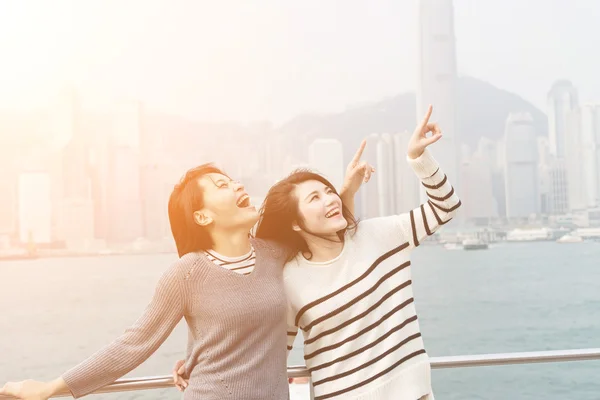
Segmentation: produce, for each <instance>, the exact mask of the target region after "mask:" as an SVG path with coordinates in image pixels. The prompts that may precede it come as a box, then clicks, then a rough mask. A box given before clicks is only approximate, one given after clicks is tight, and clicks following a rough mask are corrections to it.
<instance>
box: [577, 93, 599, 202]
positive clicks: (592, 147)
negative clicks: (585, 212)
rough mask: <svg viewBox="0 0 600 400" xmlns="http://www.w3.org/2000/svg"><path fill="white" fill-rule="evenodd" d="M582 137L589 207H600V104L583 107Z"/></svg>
mask: <svg viewBox="0 0 600 400" xmlns="http://www.w3.org/2000/svg"><path fill="white" fill-rule="evenodd" d="M581 136H582V142H583V149H582V150H583V151H582V154H581V155H582V158H583V160H582V161H583V165H584V173H585V182H584V183H585V187H586V188H587V196H586V202H587V206H588V208H594V207H600V104H586V105H583V106H582V107H581Z"/></svg>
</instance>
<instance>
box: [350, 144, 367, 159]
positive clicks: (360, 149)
mask: <svg viewBox="0 0 600 400" xmlns="http://www.w3.org/2000/svg"><path fill="white" fill-rule="evenodd" d="M366 145H367V139H363V141H362V142H360V146H359V147H358V150H357V151H356V154H354V157H352V165H356V164H357V163H358V162H359V161H360V158H361V157H362V153H363V151H364V150H365V146H366Z"/></svg>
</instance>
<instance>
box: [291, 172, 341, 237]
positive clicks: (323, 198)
mask: <svg viewBox="0 0 600 400" xmlns="http://www.w3.org/2000/svg"><path fill="white" fill-rule="evenodd" d="M293 195H294V197H295V198H296V199H297V201H298V216H299V220H300V221H298V227H299V228H300V229H302V230H303V231H305V232H308V233H310V234H313V235H318V236H323V237H331V238H335V237H336V234H337V232H338V231H341V230H342V229H345V228H346V227H347V226H348V221H346V219H345V218H344V215H343V214H342V200H341V199H340V197H339V196H338V195H337V194H336V193H335V191H334V190H333V189H332V188H331V187H329V186H328V185H326V184H325V183H323V182H320V181H317V180H307V181H304V182H301V183H298V184H296V185H295V187H294V190H293Z"/></svg>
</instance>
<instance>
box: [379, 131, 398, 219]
mask: <svg viewBox="0 0 600 400" xmlns="http://www.w3.org/2000/svg"><path fill="white" fill-rule="evenodd" d="M376 154H377V161H376V164H375V168H376V171H377V172H376V173H375V175H374V178H375V182H374V183H376V184H377V192H378V206H379V207H378V208H379V215H380V216H388V215H393V214H394V213H395V211H396V205H395V201H394V198H395V195H396V188H395V186H396V182H395V175H396V165H395V159H394V142H393V140H392V136H391V135H390V134H389V133H384V134H382V135H381V136H380V137H379V140H378V141H377V148H376Z"/></svg>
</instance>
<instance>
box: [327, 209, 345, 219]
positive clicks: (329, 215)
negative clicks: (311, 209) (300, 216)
mask: <svg viewBox="0 0 600 400" xmlns="http://www.w3.org/2000/svg"><path fill="white" fill-rule="evenodd" d="M340 214H341V213H340V209H339V208H334V209H333V210H331V211H329V212H328V213H327V214H325V218H333V217H335V216H338V215H340Z"/></svg>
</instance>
